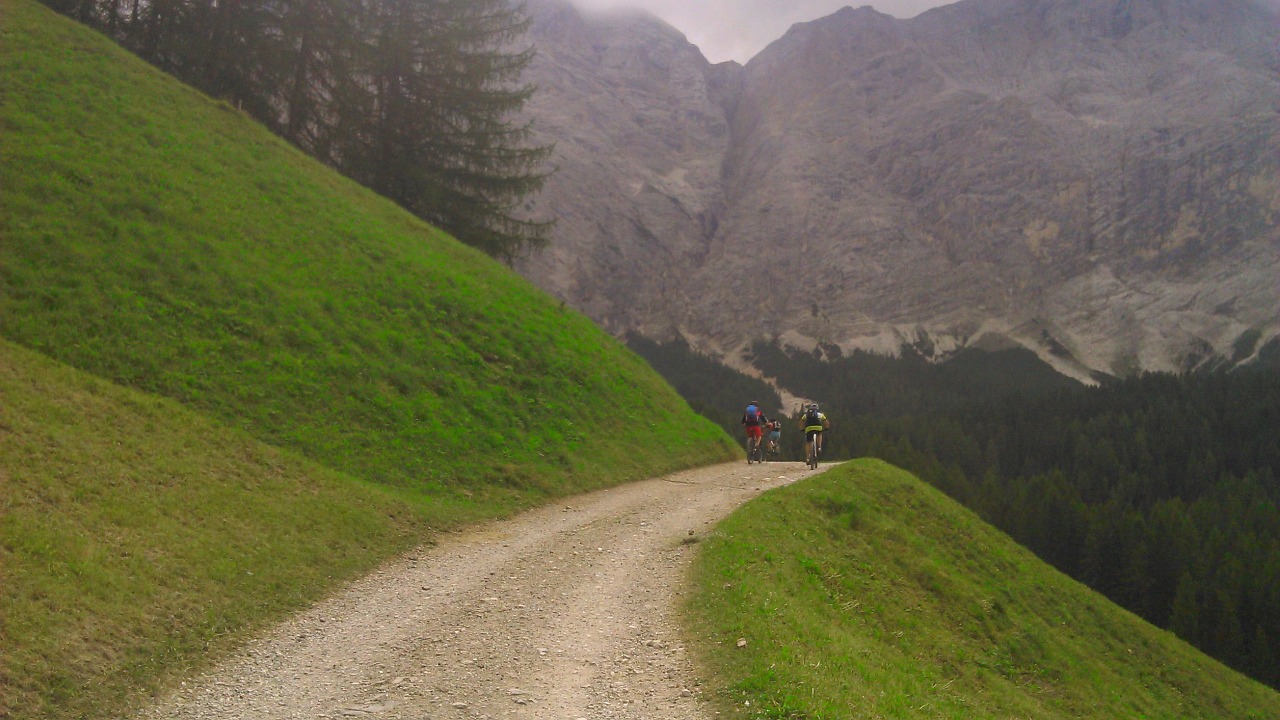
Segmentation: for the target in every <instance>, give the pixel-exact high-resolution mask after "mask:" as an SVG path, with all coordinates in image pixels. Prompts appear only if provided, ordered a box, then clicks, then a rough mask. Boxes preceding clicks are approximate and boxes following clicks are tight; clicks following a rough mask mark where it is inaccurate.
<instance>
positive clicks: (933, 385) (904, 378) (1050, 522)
mask: <svg viewBox="0 0 1280 720" xmlns="http://www.w3.org/2000/svg"><path fill="white" fill-rule="evenodd" d="M632 347H633V349H636V350H637V351H638V352H640V353H641V354H642V355H645V357H646V358H648V359H649V360H650V362H652V363H653V364H654V365H655V367H657V368H658V369H659V371H660V372H662V373H664V374H668V378H669V379H670V380H671V381H672V383H673V384H674V385H675V386H676V388H677V389H678V390H680V391H681V392H682V393H685V395H686V397H687V398H689V400H690V403H691V404H692V405H693V406H694V407H695V409H699V410H700V411H702V412H703V413H704V414H706V415H708V417H711V418H712V419H714V420H716V421H717V422H720V423H721V424H722V425H723V426H724V427H726V429H728V430H729V431H730V432H732V433H734V435H735V436H738V435H740V434H741V433H740V431H739V428H738V427H737V418H738V414H739V413H740V412H741V409H740V407H739V406H741V405H745V402H746V401H747V400H750V399H765V398H747V397H746V395H747V394H750V395H757V394H758V395H765V396H766V397H767V393H766V391H765V390H763V389H762V388H763V385H764V384H763V382H761V381H758V380H754V379H750V378H745V377H740V378H739V379H738V380H736V381H733V382H731V383H730V382H725V381H723V380H722V379H721V378H719V377H717V376H715V375H711V376H706V375H704V376H702V378H701V381H699V378H698V377H695V376H691V375H689V374H688V373H695V372H700V369H699V365H700V362H707V360H706V359H705V358H702V359H701V361H699V360H693V359H689V358H687V357H685V358H682V357H681V356H682V355H694V354H693V353H691V352H690V351H689V349H688V347H687V346H685V345H683V344H682V343H671V344H667V345H654V344H652V343H636V342H633V343H632ZM1270 350H1271V352H1268V353H1265V354H1264V358H1263V362H1261V363H1259V364H1258V365H1257V366H1256V367H1252V368H1247V369H1240V370H1236V371H1233V372H1209V373H1198V374H1185V375H1168V374H1146V375H1141V376H1138V377H1133V378H1128V379H1120V380H1116V379H1108V380H1104V381H1103V382H1101V383H1100V384H1099V385H1097V386H1095V387H1087V386H1084V385H1081V384H1079V383H1077V382H1075V381H1073V380H1069V379H1067V378H1064V377H1063V376H1061V375H1058V374H1057V373H1055V372H1054V371H1053V370H1052V369H1050V368H1049V367H1048V366H1047V365H1045V364H1044V363H1042V362H1041V361H1040V360H1039V359H1038V358H1036V357H1035V356H1034V355H1033V354H1032V353H1030V352H1027V351H1022V350H1009V351H1003V352H996V353H987V352H982V351H966V352H963V353H961V354H960V355H958V356H956V357H955V358H953V359H952V360H950V361H948V362H945V363H941V364H934V363H929V362H926V361H925V360H923V359H920V358H919V357H916V356H911V355H908V356H906V357H905V358H903V359H893V358H887V357H883V356H877V355H870V354H864V353H855V354H851V355H844V354H842V353H840V352H839V350H838V349H836V348H834V347H826V348H821V349H819V350H818V351H815V352H814V353H808V352H798V351H794V350H788V349H784V348H780V347H778V346H776V345H772V344H768V343H760V344H757V345H756V346H755V347H754V349H753V360H754V362H755V364H756V366H757V367H758V368H759V369H761V370H762V371H763V372H764V374H765V375H766V376H769V377H774V378H777V380H778V382H779V384H780V385H781V386H783V387H787V388H789V389H791V390H792V391H794V392H796V393H797V394H799V395H801V396H804V397H809V398H814V399H816V400H819V401H821V402H822V405H823V409H824V411H825V412H827V414H828V415H829V416H830V417H831V418H832V421H833V423H834V426H833V431H832V432H831V433H830V435H829V436H828V438H827V449H828V451H829V455H828V457H829V458H830V459H835V458H851V457H859V456H875V457H880V458H883V459H885V460H887V461H889V462H892V463H894V464H896V465H899V466H901V467H904V468H906V469H908V470H911V471H912V472H914V473H916V474H917V475H919V476H920V477H921V478H922V479H924V480H926V481H927V482H929V483H931V484H933V485H934V486H936V487H938V488H939V489H941V490H943V491H944V492H946V493H947V494H948V495H950V496H951V497H953V498H955V499H956V500H958V501H959V502H961V503H963V504H964V505H966V506H967V507H969V508H971V509H972V510H974V511H975V512H977V513H978V514H979V515H980V516H982V517H983V519H985V520H987V521H988V522H990V523H992V524H993V525H995V526H997V527H999V528H1000V529H1002V530H1003V531H1005V532H1006V533H1008V534H1009V535H1011V536H1012V537H1014V538H1015V539H1016V540H1018V542H1020V543H1022V544H1023V545H1025V546H1026V547H1028V548H1029V549H1031V550H1032V551H1034V552H1035V553H1036V554H1038V555H1039V556H1040V557H1042V558H1043V559H1045V560H1046V561H1048V562H1050V563H1052V564H1053V565H1054V566H1056V567H1057V568H1058V569H1060V570H1061V571H1063V572H1064V573H1066V574H1068V575H1070V576H1072V577H1073V578H1076V579H1077V580H1080V581H1082V582H1084V583H1086V584H1088V585H1089V586H1090V587H1092V588H1094V589H1096V590H1098V591H1099V592H1101V593H1103V594H1104V595H1106V596H1107V597H1109V598H1111V599H1112V600H1113V601H1115V602H1116V603H1118V604H1120V605H1122V606H1123V607H1125V608H1127V609H1129V610H1131V611H1132V612H1134V613H1136V614H1138V615H1140V616H1142V617H1143V618H1145V619H1147V620H1148V621H1150V622H1151V623H1153V624H1155V625H1157V626H1159V627H1162V628H1167V629H1169V630H1171V631H1173V632H1174V633H1176V634H1177V635H1178V636H1179V637H1181V638H1183V639H1185V640H1187V641H1189V642H1191V643H1192V644H1194V645H1196V646H1197V647H1199V648H1201V649H1202V650H1204V651H1205V652H1206V653H1208V654H1210V655H1212V656H1214V657H1216V658H1218V659H1219V660H1221V661H1223V662H1224V663H1226V664H1228V665H1230V666H1232V667H1234V668H1236V669H1238V670H1240V671H1242V672H1244V673H1246V674H1248V675H1250V676H1252V677H1254V678H1256V679H1258V680H1260V681H1262V682H1264V683H1266V684H1268V685H1270V686H1272V687H1276V688H1280V663H1278V662H1277V661H1278V660H1280V477H1278V473H1280V371H1277V363H1276V360H1277V353H1275V352H1274V350H1275V348H1274V347H1272V348H1270ZM775 397H776V396H775ZM707 408H711V411H708V410H707ZM788 440H789V441H790V444H791V445H792V446H793V447H792V448H791V452H792V455H791V457H793V458H794V457H798V454H796V452H797V451H796V449H795V447H794V446H795V445H796V444H797V443H798V437H797V433H796V432H795V431H794V430H792V431H791V432H790V433H789V437H788Z"/></svg>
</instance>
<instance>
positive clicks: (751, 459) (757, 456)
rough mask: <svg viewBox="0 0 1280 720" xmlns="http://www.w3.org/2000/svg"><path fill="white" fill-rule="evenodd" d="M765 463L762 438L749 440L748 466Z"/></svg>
mask: <svg viewBox="0 0 1280 720" xmlns="http://www.w3.org/2000/svg"><path fill="white" fill-rule="evenodd" d="M762 462H764V450H763V448H761V443H760V438H757V437H752V438H747V464H748V465H750V464H751V463H762Z"/></svg>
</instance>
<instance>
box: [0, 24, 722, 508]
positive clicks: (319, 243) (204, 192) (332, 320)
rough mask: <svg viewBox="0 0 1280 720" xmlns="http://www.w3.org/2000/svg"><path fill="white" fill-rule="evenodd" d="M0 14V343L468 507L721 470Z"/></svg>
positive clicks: (577, 337) (53, 40)
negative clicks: (0, 184)
mask: <svg viewBox="0 0 1280 720" xmlns="http://www.w3.org/2000/svg"><path fill="white" fill-rule="evenodd" d="M0 18H2V19H0V33H3V36H2V38H0V76H2V77H4V79H5V82H4V87H3V90H0V92H3V95H0V128H2V129H3V131H2V132H0V176H2V177H3V178H4V190H3V193H2V194H0V238H3V244H0V303H3V308H4V311H3V313H0V336H3V337H6V338H9V339H11V340H14V341H15V342H18V343H20V344H22V345H25V346H28V347H31V348H34V349H37V350H39V351H41V352H43V353H45V354H47V355H49V356H50V357H53V358H56V359H58V360H61V361H63V362H66V363H67V364H70V365H72V366H74V367H77V368H80V369H83V370H86V371H88V372H91V373H93V374H95V375H99V376H101V377H104V378H109V379H112V380H114V381H117V382H119V383H121V384H124V385H127V386H130V387H135V388H139V389H143V390H147V391H150V392H155V393H157V394H160V395H164V396H168V397H173V398H175V399H177V400H179V401H181V402H183V403H184V404H187V405H189V406H192V407H196V408H199V409H201V410H204V411H206V412H208V413H211V414H212V415H214V416H216V417H218V418H221V419H223V420H224V421H227V422H229V423H232V424H236V425H239V426H242V427H244V428H245V429H246V430H248V431H249V432H250V433H252V434H253V435H254V436H256V437H258V438H259V439H262V440H264V441H267V442H270V443H273V444H278V445H283V446H288V447H292V448H295V449H297V450H299V451H301V452H303V453H304V454H306V455H308V456H310V457H312V458H315V459H317V460H319V461H321V462H323V463H325V464H327V465H330V466H332V467H334V468H338V469H343V470H346V471H348V472H350V473H352V474H353V475H356V476H358V477H362V478H365V479H369V480H372V481H375V482H380V483H385V484H389V485H396V486H403V487H406V488H409V489H412V490H416V491H425V492H429V493H446V494H452V495H454V496H455V497H462V498H471V499H475V498H479V502H482V503H488V502H493V501H499V500H501V501H503V502H507V503H509V504H511V505H513V506H514V505H519V504H521V503H523V502H524V501H525V500H526V499H527V496H530V495H532V496H535V497H537V496H544V495H546V494H555V493H560V492H565V491H571V490H580V489H583V488H587V487H591V486H594V485H598V484H600V483H607V482H618V481H620V480H623V479H630V478H635V477H639V476H641V475H647V474H651V473H652V472H654V471H662V470H669V469H674V468H677V467H683V466H687V465H689V464H690V463H696V462H699V461H707V460H713V459H719V458H721V457H727V455H726V453H727V452H729V444H728V442H727V440H726V438H725V437H724V436H723V433H722V432H721V431H720V430H718V429H717V428H715V427H713V426H712V425H711V424H710V423H709V422H706V421H703V420H702V419H701V418H697V417H695V416H693V415H692V414H691V413H690V412H689V410H688V406H687V404H686V403H685V402H684V401H683V400H681V399H680V398H679V397H678V396H677V395H676V394H675V393H674V392H673V391H671V390H670V388H669V387H668V386H667V385H666V383H665V382H664V381H662V380H661V379H660V378H659V377H658V376H657V375H656V373H654V372H653V371H652V370H650V369H649V368H648V367H647V366H646V365H645V364H644V363H643V362H642V361H641V360H640V359H638V358H637V357H635V356H634V355H633V354H631V353H630V352H628V351H627V350H626V349H625V348H624V347H623V346H622V345H621V343H619V342H617V341H615V340H614V339H613V338H610V337H608V336H607V335H606V334H605V333H603V332H601V331H600V330H599V329H598V328H596V327H595V326H594V325H592V324H591V323H590V321H588V320H587V319H586V318H585V317H583V316H581V315H579V314H578V313H576V312H574V311H572V310H570V309H567V308H565V307H564V306H563V305H562V304H561V303H558V302H556V301H554V300H553V299H552V298H550V297H548V296H546V295H545V294H543V293H541V292H540V291H538V290H537V289H536V288H534V287H533V286H532V285H531V284H529V283H528V282H526V281H524V280H523V279H521V278H520V277H519V276H517V275H516V274H514V273H512V272H510V271H509V270H508V269H507V268H505V267H502V266H501V265H499V264H498V263H495V262H493V261H491V260H490V259H489V258H487V257H485V256H483V255H482V254H480V253H478V252H475V251H473V250H471V249H470V248H467V247H465V246H463V245H461V244H459V243H457V242H455V241H453V240H452V239H450V238H448V237H446V236H444V235H442V234H441V233H439V232H437V231H435V230H433V229H432V228H430V227H428V226H426V225H424V224H422V223H420V222H418V221H417V220H416V219H414V218H413V217H412V216H410V215H408V214H407V213H405V212H403V211H402V210H400V209H399V208H398V207H396V206H394V205H392V204H391V203H389V202H386V201H384V200H382V199H381V198H378V197H376V196H374V195H372V194H371V193H369V192H367V191H365V190H364V189H362V188H360V187H358V186H356V185H354V184H352V183H349V182H347V181H345V180H344V179H343V178H341V177H339V176H338V175H336V174H334V173H333V172H331V171H329V170H328V169H326V168H324V167H322V166H320V165H318V164H316V163H314V162H312V161H311V160H310V159H308V158H306V157H305V156H303V155H302V154H301V153H299V152H297V151H295V150H294V149H292V148H290V147H288V146H287V145H285V144H284V143H283V142H281V141H279V140H278V139H277V138H275V137H274V136H272V135H270V134H269V133H267V132H266V131H265V130H264V129H262V128H261V127H259V126H257V125H255V124H253V123H252V122H250V121H249V120H248V119H247V118H245V117H244V116H243V115H242V114H240V113H238V112H236V111H234V110H232V109H231V108H228V107H226V106H225V105H221V104H218V103H214V102H211V101H209V100H208V99H207V98H204V97H203V96H201V95H199V94H198V93H196V92H195V91H193V90H190V89H189V88H187V87H185V86H183V85H181V84H179V83H177V82H176V81H174V80H172V79H171V78H168V77H166V76H163V75H161V74H159V73H157V72H155V71H154V70H152V69H151V68H150V67H148V66H146V65H144V64H143V63H141V62H139V61H137V60H136V59H134V58H132V57H131V56H128V55H127V54H125V53H123V52H122V51H120V50H119V49H118V48H116V47H115V46H113V45H111V44H110V43H108V42H106V41H105V40H104V39H103V38H102V37H100V36H98V35H95V34H93V33H90V32H87V31H85V30H84V29H83V28H81V27H78V26H75V25H74V24H72V23H70V22H67V21H66V20H64V19H62V18H59V17H56V16H54V15H52V14H51V13H49V12H48V11H46V10H44V9H43V8H40V7H38V6H36V5H35V4H34V3H32V2H30V0H4V13H3V15H2V16H0Z"/></svg>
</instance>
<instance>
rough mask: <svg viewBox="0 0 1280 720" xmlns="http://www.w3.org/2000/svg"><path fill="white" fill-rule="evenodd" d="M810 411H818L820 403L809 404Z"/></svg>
mask: <svg viewBox="0 0 1280 720" xmlns="http://www.w3.org/2000/svg"><path fill="white" fill-rule="evenodd" d="M809 409H810V410H817V409H818V403H809Z"/></svg>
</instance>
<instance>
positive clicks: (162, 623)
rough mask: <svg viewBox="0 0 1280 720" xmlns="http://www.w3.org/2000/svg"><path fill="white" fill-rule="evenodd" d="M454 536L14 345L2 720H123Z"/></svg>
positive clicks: (188, 415)
mask: <svg viewBox="0 0 1280 720" xmlns="http://www.w3.org/2000/svg"><path fill="white" fill-rule="evenodd" d="M450 522H453V520H452V519H451V516H450V513H449V512H447V510H445V509H442V508H439V507H435V506H428V505H427V504H425V503H412V502H406V501H405V500H404V499H402V498H397V497H394V496H393V495H392V494H391V493H389V492H387V491H386V490H383V489H379V488H377V487H375V486H371V485H368V484H364V483H360V482H358V481H356V480H354V479H353V478H351V477H350V476H346V475H342V474H340V473H337V472H334V471H333V470H330V469H327V468H324V467H322V466H320V465H318V464H316V463H315V462H312V461H309V460H306V459H304V458H302V457H300V456H299V455H297V454H296V453H291V452H288V451H283V450H280V449H278V448H273V447H270V446H268V445H265V444H263V443H261V442H257V441H255V440H253V439H252V438H250V437H248V436H247V435H246V434H245V433H243V432H241V431H238V430H234V429H229V428H227V427H225V426H222V425H219V424H218V423H215V422H212V421H210V420H209V419H208V418H206V417H203V416H201V415H199V414H197V413H195V412H192V411H191V410H189V409H187V408H184V407H182V406H181V405H179V404H178V403H176V402H173V401H172V400H166V399H163V398H157V397H155V396H152V395H147V394H144V393H140V392H137V391H132V390H127V389H125V388H121V387H119V386H117V385H113V384H111V383H108V382H105V381H103V380H101V379H98V378H95V377H93V376H91V375H87V374H85V373H81V372H78V371H75V370H72V369H70V368H68V367H66V366H64V365H60V364H58V363H55V362H53V361H51V360H49V359H48V358H45V357H42V356H40V355H38V354H36V353H33V352H31V351H29V350H26V349H23V348H20V347H18V346H16V345H13V344H12V343H9V342H7V341H4V340H0V647H3V648H4V652H3V653H0V717H4V718H12V719H13V720H27V719H30V720H35V719H36V718H40V719H41V720H52V719H54V718H102V717H110V716H112V715H113V714H114V713H113V711H114V710H117V709H119V708H120V706H122V705H127V704H129V703H130V702H131V701H133V700H135V699H136V698H137V697H138V696H139V695H141V694H143V693H145V692H147V691H149V690H152V689H154V688H155V687H156V685H157V684H158V683H159V682H161V681H162V680H164V679H167V678H170V677H171V676H172V675H174V674H177V673H180V672H182V671H184V670H187V669H189V668H191V667H193V666H197V667H198V666H200V665H201V664H202V663H203V662H205V661H206V659H207V658H209V657H211V656H214V655H216V654H217V653H219V652H221V651H224V650H226V649H227V648H228V647H230V646H231V645H232V644H233V643H235V642H237V641H238V640H240V639H241V638H242V637H243V634H244V632H245V631H246V630H249V629H253V628H257V627H260V626H261V625H262V624H263V623H265V622H267V621H268V620H270V619H272V618H274V617H278V616H279V615H281V614H283V613H286V612H289V611H293V610H297V609H300V608H302V607H305V606H306V605H307V604H309V603H310V602H314V601H315V600H316V599H317V598H319V597H322V596H323V595H324V594H326V593H327V592H329V591H330V590H331V589H332V588H333V587H334V586H335V585H338V584H341V583H343V582H345V581H347V580H350V579H352V578H353V577H355V576H356V575H358V574H360V573H363V572H366V571H367V570H368V569H369V568H370V567H371V566H373V565H374V564H376V563H377V562H378V561H379V560H380V559H382V558H384V557H386V556H387V555H388V554H391V553H394V552H396V551H397V550H401V549H405V548H408V547H411V546H412V545H414V544H417V543H419V542H422V540H423V539H424V538H425V537H427V532H428V528H427V526H428V525H430V526H432V527H436V528H439V527H443V526H447V525H448V524H449V523H450Z"/></svg>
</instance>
